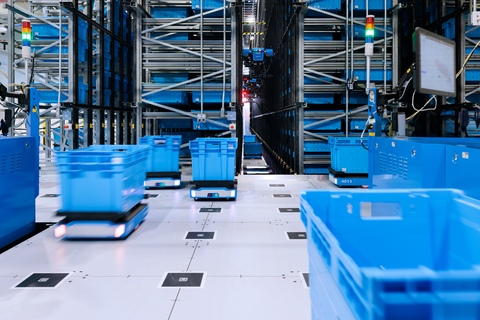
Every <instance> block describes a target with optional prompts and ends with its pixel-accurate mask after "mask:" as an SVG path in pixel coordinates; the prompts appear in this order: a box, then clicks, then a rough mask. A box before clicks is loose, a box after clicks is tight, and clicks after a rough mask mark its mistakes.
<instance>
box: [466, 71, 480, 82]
mask: <svg viewBox="0 0 480 320" xmlns="http://www.w3.org/2000/svg"><path fill="white" fill-rule="evenodd" d="M465 81H467V82H478V81H480V71H477V70H471V69H466V70H465Z"/></svg>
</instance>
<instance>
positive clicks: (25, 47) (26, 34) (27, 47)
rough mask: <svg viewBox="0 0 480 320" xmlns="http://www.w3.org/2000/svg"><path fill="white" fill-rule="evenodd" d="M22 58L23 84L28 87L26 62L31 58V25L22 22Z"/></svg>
mask: <svg viewBox="0 0 480 320" xmlns="http://www.w3.org/2000/svg"><path fill="white" fill-rule="evenodd" d="M22 58H23V59H25V83H26V84H27V85H28V62H29V61H30V59H31V58H32V24H31V22H30V21H29V20H22Z"/></svg>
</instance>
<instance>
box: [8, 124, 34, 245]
mask: <svg viewBox="0 0 480 320" xmlns="http://www.w3.org/2000/svg"><path fill="white" fill-rule="evenodd" d="M32 133H33V132H32ZM37 138H38V126H37V137H11V138H10V137H9V138H3V137H2V138H0V181H2V182H3V183H2V191H1V196H0V248H2V247H4V246H6V245H8V244H10V243H12V242H14V241H16V240H18V239H19V238H21V237H23V236H25V235H27V234H29V233H31V232H33V231H34V230H35V198H36V197H37V195H38V147H36V146H37V145H38V140H37Z"/></svg>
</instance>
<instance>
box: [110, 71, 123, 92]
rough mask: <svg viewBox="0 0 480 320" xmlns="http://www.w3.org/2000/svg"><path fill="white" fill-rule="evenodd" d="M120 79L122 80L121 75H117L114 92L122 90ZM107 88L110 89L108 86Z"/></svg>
mask: <svg viewBox="0 0 480 320" xmlns="http://www.w3.org/2000/svg"><path fill="white" fill-rule="evenodd" d="M120 78H121V77H120V75H118V74H115V86H114V88H115V89H114V91H118V90H120ZM107 88H109V87H108V86H107Z"/></svg>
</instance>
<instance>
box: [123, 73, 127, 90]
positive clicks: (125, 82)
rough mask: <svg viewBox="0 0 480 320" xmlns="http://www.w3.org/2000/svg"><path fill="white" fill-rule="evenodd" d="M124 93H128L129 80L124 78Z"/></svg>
mask: <svg viewBox="0 0 480 320" xmlns="http://www.w3.org/2000/svg"><path fill="white" fill-rule="evenodd" d="M123 92H124V93H127V92H128V78H125V77H123Z"/></svg>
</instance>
